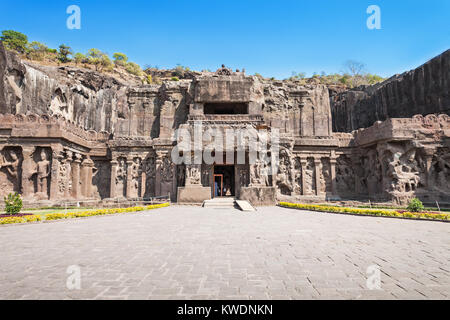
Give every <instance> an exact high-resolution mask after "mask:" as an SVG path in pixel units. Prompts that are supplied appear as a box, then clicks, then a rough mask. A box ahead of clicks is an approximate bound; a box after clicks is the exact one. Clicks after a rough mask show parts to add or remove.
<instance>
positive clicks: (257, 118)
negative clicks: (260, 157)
mask: <svg viewBox="0 0 450 320" xmlns="http://www.w3.org/2000/svg"><path fill="white" fill-rule="evenodd" d="M194 122H202V124H204V125H234V126H235V125H245V124H256V125H262V124H263V123H264V117H263V116H262V115H257V114H244V115H241V114H240V115H236V114H233V115H190V116H189V118H188V124H194Z"/></svg>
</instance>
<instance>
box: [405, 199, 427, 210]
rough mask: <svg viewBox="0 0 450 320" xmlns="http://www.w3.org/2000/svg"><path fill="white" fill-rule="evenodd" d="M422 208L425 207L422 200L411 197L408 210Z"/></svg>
mask: <svg viewBox="0 0 450 320" xmlns="http://www.w3.org/2000/svg"><path fill="white" fill-rule="evenodd" d="M423 210H425V207H424V206H423V203H422V201H420V200H419V199H417V198H414V199H412V200H411V202H410V203H409V205H408V211H411V212H422V211H423Z"/></svg>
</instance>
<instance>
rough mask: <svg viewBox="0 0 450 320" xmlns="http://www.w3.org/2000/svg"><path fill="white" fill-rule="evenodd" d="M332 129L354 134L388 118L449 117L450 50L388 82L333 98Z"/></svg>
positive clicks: (339, 94)
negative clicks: (445, 115)
mask: <svg viewBox="0 0 450 320" xmlns="http://www.w3.org/2000/svg"><path fill="white" fill-rule="evenodd" d="M331 111H332V114H333V130H334V131H335V132H351V131H353V130H357V129H360V128H368V127H370V126H372V125H373V124H374V123H375V122H376V121H384V120H386V119H388V118H410V117H413V116H414V115H417V114H421V115H428V114H442V113H446V114H450V50H447V51H446V52H444V53H442V54H441V55H439V56H437V57H436V58H434V59H432V60H430V61H428V62H427V63H425V64H424V65H422V66H420V67H418V68H417V69H415V70H412V71H409V72H406V73H404V74H402V75H396V76H394V77H392V78H390V79H388V80H386V81H385V82H382V83H379V84H376V85H374V86H369V87H359V88H355V89H353V90H349V91H346V92H343V93H337V94H335V95H333V96H332V97H331Z"/></svg>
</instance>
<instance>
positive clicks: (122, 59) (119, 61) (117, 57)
mask: <svg viewBox="0 0 450 320" xmlns="http://www.w3.org/2000/svg"><path fill="white" fill-rule="evenodd" d="M113 59H114V63H115V64H116V65H118V66H122V67H123V66H125V65H126V64H127V62H128V57H127V56H126V55H125V54H123V53H120V52H116V53H114V54H113Z"/></svg>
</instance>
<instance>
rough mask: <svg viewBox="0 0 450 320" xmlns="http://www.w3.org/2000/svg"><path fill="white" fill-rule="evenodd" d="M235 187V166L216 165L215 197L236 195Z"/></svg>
mask: <svg viewBox="0 0 450 320" xmlns="http://www.w3.org/2000/svg"><path fill="white" fill-rule="evenodd" d="M235 187H236V186H235V167H234V166H222V165H221V166H214V183H213V188H214V197H215V198H218V197H234V196H235V195H236V191H235Z"/></svg>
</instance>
